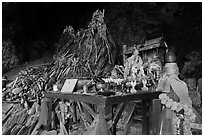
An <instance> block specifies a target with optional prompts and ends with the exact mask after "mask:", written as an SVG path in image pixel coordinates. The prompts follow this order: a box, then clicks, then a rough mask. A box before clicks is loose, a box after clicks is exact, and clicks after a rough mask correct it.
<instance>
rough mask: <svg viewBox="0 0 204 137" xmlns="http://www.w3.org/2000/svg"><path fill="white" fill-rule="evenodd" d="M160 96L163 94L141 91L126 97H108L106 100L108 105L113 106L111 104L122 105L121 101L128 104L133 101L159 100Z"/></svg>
mask: <svg viewBox="0 0 204 137" xmlns="http://www.w3.org/2000/svg"><path fill="white" fill-rule="evenodd" d="M159 94H161V92H148V91H141V92H138V93H134V94H133V93H130V94H126V95H118V96H112V97H108V98H107V99H106V103H107V104H108V105H111V104H117V103H120V102H121V101H122V102H123V103H127V102H131V101H136V100H142V99H153V98H158V96H159Z"/></svg>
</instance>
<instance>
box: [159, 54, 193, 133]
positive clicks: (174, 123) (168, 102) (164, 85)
mask: <svg viewBox="0 0 204 137" xmlns="http://www.w3.org/2000/svg"><path fill="white" fill-rule="evenodd" d="M168 56H171V57H168ZM165 59H166V62H167V63H166V64H165V66H164V74H163V76H162V77H161V78H160V80H159V84H158V87H157V90H158V91H162V92H163V93H162V94H160V96H159V98H160V99H161V103H162V104H163V110H162V115H161V120H160V134H162V135H175V134H177V135H180V134H184V135H188V134H192V133H191V127H190V124H191V123H192V122H195V120H196V115H195V114H197V113H196V112H195V110H194V109H193V107H192V101H191V99H190V97H189V95H188V88H187V85H186V83H185V82H184V81H182V80H180V79H179V78H178V75H179V68H178V66H177V63H176V62H175V61H176V57H175V54H173V53H171V54H167V55H166V58H165ZM181 121H182V122H181Z"/></svg>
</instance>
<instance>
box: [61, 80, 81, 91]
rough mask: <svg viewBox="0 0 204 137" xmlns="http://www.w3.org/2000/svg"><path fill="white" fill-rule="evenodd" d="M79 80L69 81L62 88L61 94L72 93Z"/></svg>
mask: <svg viewBox="0 0 204 137" xmlns="http://www.w3.org/2000/svg"><path fill="white" fill-rule="evenodd" d="M77 81H78V79H67V80H66V81H65V83H64V85H63V87H62V90H61V93H72V92H73V90H74V88H75V86H76V84H77Z"/></svg>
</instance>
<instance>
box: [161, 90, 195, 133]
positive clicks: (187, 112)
mask: <svg viewBox="0 0 204 137" xmlns="http://www.w3.org/2000/svg"><path fill="white" fill-rule="evenodd" d="M159 99H160V100H161V103H162V104H163V105H165V106H166V107H167V108H170V109H171V110H172V111H173V112H174V116H173V123H174V127H175V130H174V131H175V134H176V135H181V134H184V135H191V134H192V133H191V126H190V125H191V123H193V122H195V118H196V115H195V114H194V113H193V110H192V108H191V107H189V106H187V105H185V104H182V103H179V102H175V101H173V99H171V98H169V97H168V96H167V94H165V93H162V94H160V95H159ZM182 110H183V112H184V113H181V111H182Z"/></svg>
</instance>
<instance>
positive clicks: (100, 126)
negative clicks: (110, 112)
mask: <svg viewBox="0 0 204 137" xmlns="http://www.w3.org/2000/svg"><path fill="white" fill-rule="evenodd" d="M105 110H106V106H98V111H99V120H98V123H97V125H96V132H95V134H96V135H110V130H109V128H108V123H107V121H106V119H105Z"/></svg>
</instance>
